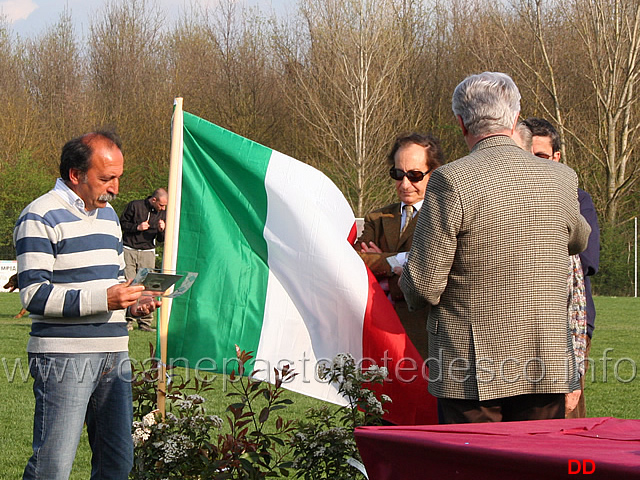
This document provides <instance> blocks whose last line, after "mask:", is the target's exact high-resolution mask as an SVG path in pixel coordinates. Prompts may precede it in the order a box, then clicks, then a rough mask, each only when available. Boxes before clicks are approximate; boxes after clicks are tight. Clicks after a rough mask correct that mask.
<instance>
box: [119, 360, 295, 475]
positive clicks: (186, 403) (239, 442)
mask: <svg viewBox="0 0 640 480" xmlns="http://www.w3.org/2000/svg"><path fill="white" fill-rule="evenodd" d="M251 358H252V356H251V354H250V353H248V352H245V351H240V350H239V349H237V359H238V365H239V367H238V374H239V376H238V377H236V375H235V372H232V374H231V376H230V381H231V382H232V385H233V388H234V391H233V392H230V393H228V394H227V395H228V396H229V397H230V398H232V400H233V403H231V404H230V405H229V406H228V407H227V416H226V420H227V423H228V427H229V430H230V431H229V432H226V433H225V432H223V431H222V430H221V429H222V426H223V422H224V421H223V419H222V418H220V417H218V416H216V415H207V413H206V410H205V407H204V403H205V398H204V397H203V396H202V395H200V393H204V392H206V391H208V390H210V389H211V388H212V381H206V380H205V381H199V380H198V379H197V378H196V379H195V385H194V386H193V387H192V386H191V385H190V384H191V380H188V381H186V382H180V383H177V382H176V381H172V382H170V383H169V385H168V387H167V395H166V398H167V405H168V406H167V409H168V411H167V413H166V417H165V418H164V419H163V418H162V416H161V415H160V414H159V413H158V411H157V410H155V409H153V408H154V402H155V391H156V387H157V366H158V364H157V362H152V364H151V368H150V369H148V370H143V371H142V372H139V373H137V374H136V378H135V380H134V382H133V392H134V412H135V417H134V418H136V421H134V424H133V438H134V445H135V465H134V468H133V470H132V472H131V474H130V478H131V479H135V480H143V479H144V480H150V479H165V478H176V479H177V478H180V479H200V478H215V479H231V478H232V479H259V478H266V477H272V476H278V474H281V475H283V476H287V475H288V468H289V467H290V462H287V461H285V457H286V455H287V454H288V452H289V450H290V447H289V446H288V444H287V442H285V438H286V437H287V436H288V435H289V433H290V432H291V430H292V423H293V420H287V421H285V420H283V419H282V417H280V416H278V417H274V415H273V413H274V412H276V411H278V410H281V409H283V408H286V406H287V405H289V404H291V403H292V401H291V400H289V399H284V398H281V396H282V391H283V390H282V383H283V382H286V381H288V380H290V379H291V378H292V376H294V375H295V373H293V371H292V370H290V369H289V367H288V366H284V367H283V368H282V370H281V371H278V370H277V369H274V371H275V374H276V383H275V385H271V384H268V383H265V382H262V381H259V380H256V379H254V378H253V375H255V374H256V373H257V372H255V371H254V372H252V373H251V376H249V377H244V376H243V374H244V373H245V372H244V365H245V363H246V362H247V361H249V360H250V359H251ZM173 378H174V377H172V379H173ZM261 403H262V406H260V404H261ZM270 419H271V420H272V422H270V421H269V420H270ZM270 423H273V425H272V426H270V425H269V424H270ZM269 427H271V428H269Z"/></svg>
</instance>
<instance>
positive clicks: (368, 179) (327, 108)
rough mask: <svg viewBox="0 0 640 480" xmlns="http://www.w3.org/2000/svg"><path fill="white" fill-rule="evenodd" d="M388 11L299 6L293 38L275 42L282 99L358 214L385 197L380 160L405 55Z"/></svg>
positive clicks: (309, 1) (318, 2)
mask: <svg viewBox="0 0 640 480" xmlns="http://www.w3.org/2000/svg"><path fill="white" fill-rule="evenodd" d="M393 7H394V4H393V0H346V1H343V0H303V1H302V2H301V4H300V11H301V15H302V20H303V24H302V26H301V29H300V31H299V35H300V36H299V37H298V38H295V39H291V38H290V37H287V35H284V34H283V32H282V31H281V32H280V35H279V37H278V48H279V52H280V54H281V58H282V60H283V64H284V68H285V71H286V73H287V74H288V75H289V79H290V81H291V83H290V84H291V86H292V88H291V89H288V94H289V99H290V101H291V102H292V104H293V105H294V108H295V111H296V112H297V113H298V114H299V115H300V117H301V118H302V119H303V120H304V121H305V122H306V123H307V125H308V126H309V127H310V141H311V142H312V144H313V145H314V147H315V149H316V151H317V152H318V153H319V154H320V155H322V156H323V157H324V159H326V160H327V161H329V162H330V164H329V165H328V166H327V167H328V168H327V170H328V173H329V175H330V176H332V177H333V178H334V180H335V181H336V184H337V185H338V186H339V187H340V188H341V190H342V191H343V193H344V194H345V195H346V197H347V198H348V199H349V201H350V203H351V205H352V206H353V208H354V210H355V211H356V213H357V214H358V215H363V214H364V213H365V212H367V211H368V210H370V209H371V208H373V207H376V206H379V205H380V203H381V201H380V200H381V199H382V198H383V199H384V201H387V200H388V199H389V193H388V192H389V190H390V189H389V188H388V181H387V176H386V175H385V173H386V171H385V170H386V167H385V163H384V157H385V154H386V151H387V149H388V148H389V145H390V143H391V142H392V141H393V138H394V136H395V135H396V134H397V132H395V131H393V125H394V124H397V123H398V122H397V119H398V118H399V117H400V116H401V115H402V109H401V105H402V102H401V97H402V89H401V88H400V82H399V74H400V67H401V65H403V62H404V60H405V55H406V50H404V49H403V48H402V41H401V37H400V35H397V34H396V33H395V28H396V27H397V25H398V21H397V16H396V15H395V13H396V12H397V11H399V9H398V8H393ZM318 163H320V162H318ZM385 186H387V187H386V188H385Z"/></svg>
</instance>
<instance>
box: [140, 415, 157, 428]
mask: <svg viewBox="0 0 640 480" xmlns="http://www.w3.org/2000/svg"><path fill="white" fill-rule="evenodd" d="M142 424H143V425H144V426H145V427H150V426H151V425H155V424H156V414H155V413H154V412H150V413H147V414H146V415H145V416H144V417H142Z"/></svg>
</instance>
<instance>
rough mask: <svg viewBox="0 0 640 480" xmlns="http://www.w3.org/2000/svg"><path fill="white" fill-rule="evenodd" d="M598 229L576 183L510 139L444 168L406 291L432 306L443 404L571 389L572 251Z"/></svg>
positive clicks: (417, 302) (434, 379) (434, 388)
mask: <svg viewBox="0 0 640 480" xmlns="http://www.w3.org/2000/svg"><path fill="white" fill-rule="evenodd" d="M589 232H590V227H589V225H588V224H587V222H586V220H585V219H584V218H583V217H582V216H581V215H580V210H579V205H578V198H577V177H576V174H575V172H574V171H573V170H571V169H570V168H569V167H567V166H566V165H562V164H559V163H555V162H553V161H550V160H544V159H540V158H537V157H535V156H533V155H531V154H529V153H527V152H524V151H523V150H521V149H520V148H518V146H517V145H516V144H515V143H514V142H513V141H512V140H511V139H510V138H509V137H506V136H494V137H489V138H486V139H483V140H482V141H480V142H479V143H478V144H477V145H476V146H475V147H474V148H473V150H472V152H471V154H470V155H468V156H466V157H463V158H461V159H459V160H456V161H454V162H451V163H449V164H447V165H444V166H442V167H440V168H438V169H437V170H435V171H434V172H433V173H432V175H431V179H430V180H429V184H428V186H427V191H426V196H425V203H424V204H423V207H422V212H421V214H420V218H419V220H418V225H417V226H416V231H415V233H414V237H413V245H412V248H411V252H410V254H409V260H408V262H407V265H406V266H405V269H404V272H403V275H402V278H401V281H400V287H401V288H402V290H403V291H404V293H405V297H406V299H407V302H408V304H409V306H410V307H412V308H416V307H421V306H423V305H425V304H428V305H432V308H431V311H430V314H429V317H428V320H427V330H428V331H429V354H430V357H432V359H431V360H430V362H429V367H430V377H431V378H430V382H429V391H430V392H431V393H432V394H433V395H434V396H436V397H446V398H460V399H471V400H473V399H476V400H489V399H494V398H502V397H510V396H515V395H523V394H532V393H566V392H568V391H569V389H570V388H571V389H574V388H577V386H578V377H577V375H576V371H575V359H574V357H573V350H572V346H571V339H570V337H569V332H568V326H567V273H568V255H569V254H575V253H578V252H580V251H582V250H583V249H584V248H585V247H586V244H587V239H588V235H589Z"/></svg>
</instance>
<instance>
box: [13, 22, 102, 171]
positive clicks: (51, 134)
mask: <svg viewBox="0 0 640 480" xmlns="http://www.w3.org/2000/svg"><path fill="white" fill-rule="evenodd" d="M26 44H27V49H26V54H25V60H24V62H23V68H24V70H25V79H26V81H27V85H28V88H29V94H30V97H31V99H32V100H33V102H34V104H35V105H36V106H37V109H38V125H39V126H40V128H39V135H40V139H39V141H40V142H41V145H42V147H43V148H44V149H45V151H44V158H45V159H48V161H49V162H50V163H51V165H52V166H53V167H55V166H57V153H58V152H59V150H60V146H61V143H62V142H64V141H65V139H68V138H71V137H72V136H74V135H78V134H79V133H80V132H82V131H83V130H84V129H85V128H86V123H87V121H88V119H89V118H90V117H91V115H92V114H93V111H92V102H90V101H88V97H87V95H86V84H85V82H84V80H83V79H85V78H86V62H85V60H84V57H83V55H82V52H81V50H80V48H79V47H78V44H77V41H76V37H75V32H74V28H73V22H72V19H71V14H70V12H69V11H68V10H65V11H63V13H62V14H61V15H60V18H59V20H58V22H57V23H56V24H54V25H53V26H51V27H48V28H47V29H46V30H45V31H44V32H43V33H42V34H41V35H38V36H37V37H35V38H33V39H29V40H27V41H26Z"/></svg>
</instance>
